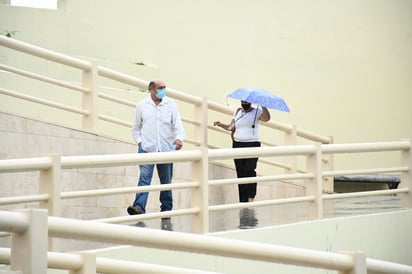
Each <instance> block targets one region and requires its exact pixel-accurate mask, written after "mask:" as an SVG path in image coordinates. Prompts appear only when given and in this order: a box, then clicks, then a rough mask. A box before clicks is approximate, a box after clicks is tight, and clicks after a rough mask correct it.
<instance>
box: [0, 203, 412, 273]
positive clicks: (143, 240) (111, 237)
mask: <svg viewBox="0 0 412 274" xmlns="http://www.w3.org/2000/svg"><path fill="white" fill-rule="evenodd" d="M27 212H28V213H30V211H26V213H25V212H4V211H0V229H1V230H4V229H7V230H8V231H12V232H13V235H14V237H15V238H16V241H15V243H16V245H24V244H33V243H37V244H41V243H39V242H38V241H37V239H36V238H31V237H25V235H24V233H23V232H24V231H26V230H28V228H29V226H30V225H31V223H30V222H29V216H30V215H27ZM39 213H42V214H44V215H45V217H46V218H41V219H43V220H44V222H47V224H45V225H46V226H47V227H48V234H49V236H52V237H62V238H70V239H80V240H82V239H87V240H92V241H109V242H111V243H114V244H127V245H134V246H141V247H142V246H143V247H149V248H157V249H159V248H160V249H171V250H177V251H184V252H194V253H203V254H209V255H213V256H223V257H232V258H241V259H248V260H256V261H264V262H271V263H281V264H288V265H295V266H304V267H311V268H320V269H328V270H337V271H340V273H353V274H357V273H359V274H360V273H366V271H376V272H377V273H385V272H390V273H412V266H408V265H403V264H398V263H391V262H386V261H382V260H376V259H371V258H366V256H365V255H364V254H363V253H360V252H344V253H334V252H326V251H319V250H311V249H304V248H296V247H288V246H282V245H274V244H264V243H256V242H250V241H241V240H233V239H224V238H219V237H212V236H206V235H194V234H187V233H180V232H173V237H170V232H167V231H162V230H151V229H145V228H139V227H129V226H119V225H113V224H105V223H98V222H90V221H81V220H73V219H65V218H57V217H50V216H49V217H47V215H46V214H47V213H46V212H39ZM36 216H37V217H40V215H38V214H37V215H36ZM5 219H6V220H8V222H7V225H5V224H4V222H3V221H4V220H5ZM38 221H39V220H38ZM39 227H40V226H39ZM34 232H35V231H33V232H32V233H34ZM20 238H21V239H20ZM45 244H46V243H43V245H45ZM13 248H17V246H12V249H13ZM40 250H45V252H46V254H45V255H42V254H38V255H40V256H39V259H40V260H41V259H42V258H44V260H45V261H44V264H47V265H48V266H49V267H53V268H58V269H69V270H76V269H82V268H83V269H89V270H90V271H92V270H93V268H94V269H95V270H94V271H93V272H98V271H100V272H105V273H106V272H108V273H113V272H112V271H113V270H117V272H118V271H119V269H118V268H115V267H116V266H120V263H124V264H126V265H127V267H128V268H129V269H132V270H134V271H137V269H138V268H141V269H142V270H146V271H147V270H148V269H153V268H152V267H154V266H153V265H146V264H139V263H128V262H126V261H117V260H111V259H105V258H98V257H96V256H95V255H94V254H90V253H79V254H61V253H56V252H53V253H52V252H47V249H44V247H43V248H40ZM12 256H13V254H12V252H11V251H10V249H6V248H0V263H10V261H11V260H10V258H11V257H12ZM29 263H30V262H29ZM36 263H37V264H38V263H39V262H36ZM21 264H22V262H17V263H16V265H15V266H14V267H15V268H16V267H19V266H20V267H23V266H22V265H21ZM163 267H164V269H163ZM157 270H162V272H163V271H164V273H169V272H168V271H177V270H178V268H171V267H165V266H159V265H157ZM181 271H183V272H181V273H186V272H185V271H184V269H181ZM193 271H194V270H193ZM82 273H83V272H82ZM127 273H129V272H127ZM130 273H133V272H130ZM170 273H174V272H170ZM193 273H201V272H195V271H194V272H193ZM40 274H41V273H40Z"/></svg>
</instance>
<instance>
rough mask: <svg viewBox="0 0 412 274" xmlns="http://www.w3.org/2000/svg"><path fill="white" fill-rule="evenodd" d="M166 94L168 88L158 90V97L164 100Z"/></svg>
mask: <svg viewBox="0 0 412 274" xmlns="http://www.w3.org/2000/svg"><path fill="white" fill-rule="evenodd" d="M165 96H166V89H165V88H162V89H158V90H157V93H156V97H157V99H159V100H162V99H163V97H165Z"/></svg>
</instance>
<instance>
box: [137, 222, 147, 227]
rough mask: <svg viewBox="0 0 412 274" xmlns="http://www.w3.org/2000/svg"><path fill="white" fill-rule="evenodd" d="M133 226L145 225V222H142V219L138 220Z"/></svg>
mask: <svg viewBox="0 0 412 274" xmlns="http://www.w3.org/2000/svg"><path fill="white" fill-rule="evenodd" d="M135 226H138V227H146V224H145V223H144V222H142V221H138V222H137V223H136V224H135Z"/></svg>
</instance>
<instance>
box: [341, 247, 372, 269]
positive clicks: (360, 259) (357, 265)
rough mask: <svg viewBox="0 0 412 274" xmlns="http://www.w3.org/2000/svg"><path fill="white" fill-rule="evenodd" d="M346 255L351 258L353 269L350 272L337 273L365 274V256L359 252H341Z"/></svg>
mask: <svg viewBox="0 0 412 274" xmlns="http://www.w3.org/2000/svg"><path fill="white" fill-rule="evenodd" d="M342 253H344V254H347V255H351V256H352V258H353V268H352V269H351V270H350V271H339V272H338V273H339V274H367V273H368V271H367V270H368V269H367V267H366V255H365V253H363V252H359V251H346V252H342Z"/></svg>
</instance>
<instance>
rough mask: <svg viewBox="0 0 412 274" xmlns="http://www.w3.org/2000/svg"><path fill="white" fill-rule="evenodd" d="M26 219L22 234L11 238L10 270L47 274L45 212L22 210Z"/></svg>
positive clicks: (15, 234)
mask: <svg viewBox="0 0 412 274" xmlns="http://www.w3.org/2000/svg"><path fill="white" fill-rule="evenodd" d="M22 212H24V213H25V214H27V217H28V227H27V229H26V230H25V231H24V232H21V233H13V234H12V237H11V258H10V265H11V270H15V271H17V270H19V271H22V273H23V274H47V234H48V222H47V210H45V209H31V210H27V209H26V210H22Z"/></svg>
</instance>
